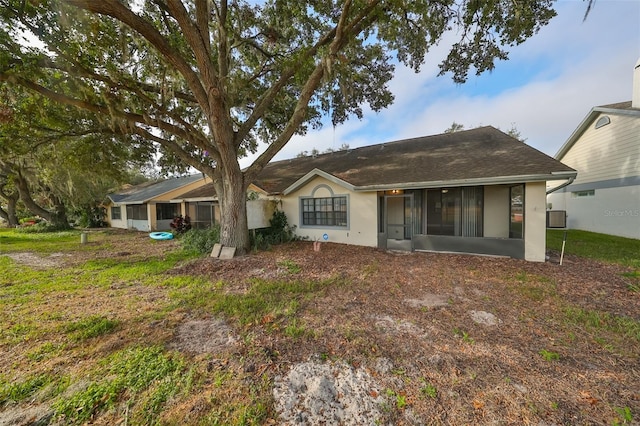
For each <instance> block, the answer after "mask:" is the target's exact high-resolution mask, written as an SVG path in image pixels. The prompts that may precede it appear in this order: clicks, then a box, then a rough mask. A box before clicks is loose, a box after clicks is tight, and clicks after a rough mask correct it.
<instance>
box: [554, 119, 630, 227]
mask: <svg viewBox="0 0 640 426" xmlns="http://www.w3.org/2000/svg"><path fill="white" fill-rule="evenodd" d="M603 115H608V116H609V118H610V119H611V123H610V124H608V125H606V126H604V127H601V128H599V129H596V128H595V126H594V123H596V122H597V121H598V118H600V117H602V116H603ZM559 160H560V161H562V162H563V163H565V164H566V165H568V166H570V167H573V168H574V169H576V170H578V176H577V178H576V180H575V182H573V183H572V184H571V185H569V186H567V187H565V188H563V189H561V190H559V191H558V192H555V193H552V194H550V195H549V196H548V200H547V201H548V203H549V205H550V206H551V208H552V209H553V210H566V211H567V228H569V229H581V230H586V231H591V232H599V233H603V234H609V235H617V236H621V237H627V238H637V239H640V118H638V117H637V116H629V115H616V114H612V113H608V114H605V113H600V114H599V115H598V116H597V117H595V118H594V119H593V121H592V123H591V125H590V126H589V127H588V129H587V130H586V131H585V132H584V133H583V134H582V135H580V138H579V139H578V140H577V141H576V142H575V143H574V144H573V146H571V148H570V149H569V151H567V152H566V153H565V154H564V156H563V157H561V158H559ZM555 183H556V182H554V184H555ZM550 186H554V185H553V184H551V183H550ZM588 190H593V195H592V196H588V197H576V196H575V194H574V193H576V192H577V191H588Z"/></svg>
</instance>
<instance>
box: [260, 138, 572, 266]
mask: <svg viewBox="0 0 640 426" xmlns="http://www.w3.org/2000/svg"><path fill="white" fill-rule="evenodd" d="M575 176H576V171H575V170H574V169H572V168H570V167H568V166H566V165H564V164H562V163H561V162H559V161H558V160H556V159H554V158H552V157H550V156H548V155H546V154H544V153H542V152H540V151H538V150H536V149H534V148H532V147H530V146H528V145H526V144H525V143H523V142H520V141H519V140H517V139H514V138H512V137H511V136H509V135H507V134H505V133H503V132H501V131H500V130H498V129H495V128H493V127H481V128H477V129H473V130H467V131H461V132H455V133H447V134H440V135H434V136H426V137H419V138H414V139H407V140H401V141H397V142H390V143H382V144H378V145H371V146H366V147H361V148H356V149H349V150H345V151H337V152H332V153H328V154H322V155H317V156H311V157H302V158H295V159H290V160H284V161H277V162H271V163H269V164H268V165H267V166H266V167H265V168H264V170H263V171H262V173H261V174H260V175H259V176H258V179H257V180H256V181H255V182H253V183H254V185H255V186H256V187H258V188H260V189H261V190H262V191H263V192H264V193H265V194H267V195H269V196H271V197H278V198H279V199H280V202H281V209H282V210H283V211H284V213H285V214H286V215H287V219H288V221H289V224H291V225H295V227H296V234H297V235H299V236H301V237H306V238H309V239H311V240H318V241H332V242H337V243H345V244H356V245H364V246H372V247H380V248H383V249H398V250H433V251H445V252H467V253H476V254H487V255H503V256H510V257H515V258H521V259H526V260H530V261H544V260H545V244H546V238H545V236H546V182H547V181H550V180H560V179H573V178H575Z"/></svg>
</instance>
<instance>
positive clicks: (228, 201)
mask: <svg viewBox="0 0 640 426" xmlns="http://www.w3.org/2000/svg"><path fill="white" fill-rule="evenodd" d="M214 183H215V186H216V192H217V194H218V201H219V202H220V244H222V245H223V246H227V247H235V248H236V254H238V255H244V254H246V253H248V252H249V251H250V249H251V242H250V240H249V228H248V222H247V194H246V192H247V191H246V185H245V184H244V176H243V174H242V172H241V171H240V170H236V171H235V173H234V171H231V172H227V173H226V176H225V177H224V179H219V180H217V181H216V180H214Z"/></svg>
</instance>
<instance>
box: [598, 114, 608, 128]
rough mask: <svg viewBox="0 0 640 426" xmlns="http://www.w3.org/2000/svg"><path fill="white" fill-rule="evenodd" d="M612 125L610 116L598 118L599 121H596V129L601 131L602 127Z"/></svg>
mask: <svg viewBox="0 0 640 426" xmlns="http://www.w3.org/2000/svg"><path fill="white" fill-rule="evenodd" d="M609 123H611V119H610V118H609V116H608V115H603V116H602V117H600V118H598V121H596V126H595V127H596V129H599V128H600V127H604V126H606V125H607V124H609Z"/></svg>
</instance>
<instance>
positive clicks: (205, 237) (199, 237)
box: [180, 225, 220, 254]
mask: <svg viewBox="0 0 640 426" xmlns="http://www.w3.org/2000/svg"><path fill="white" fill-rule="evenodd" d="M219 242H220V226H219V225H214V226H213V227H211V228H207V229H190V230H188V231H187V232H185V233H184V234H183V235H182V237H181V238H180V243H181V244H182V248H183V249H185V250H187V251H195V252H197V253H200V254H205V253H210V252H211V250H212V249H213V245H214V244H216V243H219Z"/></svg>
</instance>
